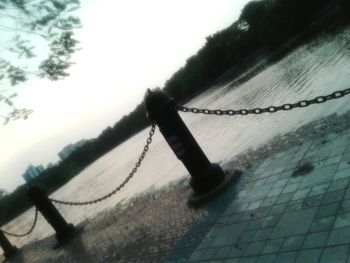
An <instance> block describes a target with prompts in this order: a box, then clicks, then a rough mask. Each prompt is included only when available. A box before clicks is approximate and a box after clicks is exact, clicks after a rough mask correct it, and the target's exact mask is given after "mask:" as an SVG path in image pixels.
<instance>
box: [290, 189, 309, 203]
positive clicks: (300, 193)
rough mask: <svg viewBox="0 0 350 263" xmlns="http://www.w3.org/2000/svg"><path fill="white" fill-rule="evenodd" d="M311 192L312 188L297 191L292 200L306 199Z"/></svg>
mask: <svg viewBox="0 0 350 263" xmlns="http://www.w3.org/2000/svg"><path fill="white" fill-rule="evenodd" d="M309 192H310V188H305V189H303V190H299V191H296V192H295V193H294V195H293V197H292V200H293V201H294V200H299V199H304V198H305V197H307V195H308V194H309Z"/></svg>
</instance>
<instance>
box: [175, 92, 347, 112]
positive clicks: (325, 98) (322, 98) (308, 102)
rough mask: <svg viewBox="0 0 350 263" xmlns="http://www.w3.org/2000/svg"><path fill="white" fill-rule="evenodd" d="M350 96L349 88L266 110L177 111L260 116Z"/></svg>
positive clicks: (180, 108) (182, 109)
mask: <svg viewBox="0 0 350 263" xmlns="http://www.w3.org/2000/svg"><path fill="white" fill-rule="evenodd" d="M349 94H350V88H348V89H344V90H340V91H335V92H333V93H331V94H329V95H326V96H318V97H316V98H314V99H310V100H301V101H299V102H296V103H287V104H283V105H281V106H270V107H266V108H254V109H241V110H220V109H216V110H210V109H198V108H187V107H184V106H178V107H177V108H178V110H179V111H182V112H191V113H201V114H208V115H212V114H213V115H230V116H233V115H248V114H262V113H266V112H267V113H275V112H277V111H289V110H292V109H294V108H304V107H307V106H310V105H312V104H320V103H324V102H327V101H329V100H333V99H339V98H342V97H344V96H346V95H349Z"/></svg>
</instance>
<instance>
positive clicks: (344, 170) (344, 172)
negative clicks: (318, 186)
mask: <svg viewBox="0 0 350 263" xmlns="http://www.w3.org/2000/svg"><path fill="white" fill-rule="evenodd" d="M349 177H350V168H349V164H348V162H345V163H340V164H339V166H338V171H337V172H336V173H335V175H334V180H338V179H343V178H349Z"/></svg>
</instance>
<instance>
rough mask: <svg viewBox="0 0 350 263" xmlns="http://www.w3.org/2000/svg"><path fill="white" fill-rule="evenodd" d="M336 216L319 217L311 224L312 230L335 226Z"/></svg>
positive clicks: (317, 230)
mask: <svg viewBox="0 0 350 263" xmlns="http://www.w3.org/2000/svg"><path fill="white" fill-rule="evenodd" d="M334 221H335V216H329V217H323V218H317V219H315V220H314V222H313V223H312V225H311V228H310V232H319V231H325V230H330V229H331V228H332V227H333V224H334Z"/></svg>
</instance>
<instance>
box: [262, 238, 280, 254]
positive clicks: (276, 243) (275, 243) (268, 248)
mask: <svg viewBox="0 0 350 263" xmlns="http://www.w3.org/2000/svg"><path fill="white" fill-rule="evenodd" d="M283 242H284V238H278V239H272V240H268V241H267V242H266V244H265V247H264V248H263V250H262V253H263V254H268V253H274V252H278V251H279V250H280V248H281V247H282V244H283Z"/></svg>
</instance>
